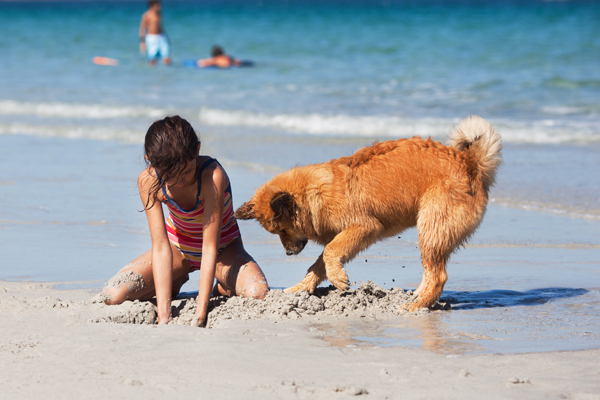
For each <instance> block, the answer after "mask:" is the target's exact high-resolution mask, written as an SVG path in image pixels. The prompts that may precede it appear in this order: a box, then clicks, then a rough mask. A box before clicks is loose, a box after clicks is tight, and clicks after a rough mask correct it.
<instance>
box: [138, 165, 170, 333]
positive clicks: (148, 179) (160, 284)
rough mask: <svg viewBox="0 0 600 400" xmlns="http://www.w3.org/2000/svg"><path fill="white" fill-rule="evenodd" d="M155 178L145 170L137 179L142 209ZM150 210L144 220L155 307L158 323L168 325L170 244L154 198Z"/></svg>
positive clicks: (161, 215)
mask: <svg viewBox="0 0 600 400" xmlns="http://www.w3.org/2000/svg"><path fill="white" fill-rule="evenodd" d="M155 181H156V177H155V176H152V175H151V174H150V172H148V170H145V171H144V172H142V173H141V174H140V176H139V177H138V189H139V192H140V198H141V199H142V204H143V205H144V207H145V206H146V203H147V202H148V193H149V190H150V187H151V186H152V184H153V183H154V182H155ZM149 204H153V205H152V208H146V210H145V211H146V218H147V219H148V227H149V228H150V237H151V238H152V275H153V278H154V288H155V291H156V305H157V309H158V323H159V325H160V324H168V323H169V321H170V320H171V289H172V283H173V278H172V271H171V270H172V267H173V265H172V264H173V254H172V252H171V244H170V243H169V238H168V237H167V229H166V228H165V217H164V214H163V210H162V204H161V203H160V202H159V201H158V199H156V198H150V203H149Z"/></svg>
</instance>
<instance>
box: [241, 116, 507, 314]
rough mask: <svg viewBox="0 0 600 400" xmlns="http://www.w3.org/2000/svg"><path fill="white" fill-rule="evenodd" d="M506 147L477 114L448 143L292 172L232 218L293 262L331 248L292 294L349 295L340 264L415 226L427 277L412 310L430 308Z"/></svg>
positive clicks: (400, 143) (388, 145) (476, 220)
mask: <svg viewBox="0 0 600 400" xmlns="http://www.w3.org/2000/svg"><path fill="white" fill-rule="evenodd" d="M501 150H502V140H501V138H500V135H498V133H496V130H495V129H494V127H493V126H492V125H490V124H489V123H488V122H487V121H486V120H484V119H483V118H480V117H477V116H471V117H467V118H465V119H463V120H462V121H460V122H459V123H458V124H457V125H456V127H455V128H454V130H453V131H452V133H451V134H450V138H449V144H448V146H444V145H443V144H441V143H438V142H434V141H432V140H431V139H427V140H423V139H421V138H419V137H413V138H412V139H400V140H396V141H389V142H383V143H376V144H374V145H373V146H371V147H365V148H363V149H360V150H358V151H357V152H356V153H354V154H353V155H352V156H350V157H342V158H338V159H336V160H331V161H329V162H326V163H323V164H315V165H308V166H305V167H296V168H293V169H291V170H289V171H287V172H284V173H281V174H279V175H277V176H275V177H274V178H273V179H271V180H270V181H269V182H267V183H266V184H264V185H263V186H262V187H260V188H258V189H257V190H256V193H255V194H254V196H253V197H252V198H251V199H250V200H249V201H248V202H246V203H244V204H243V205H242V206H241V207H240V208H239V209H238V210H237V211H236V213H235V216H236V217H237V218H238V219H256V220H258V221H259V222H260V224H261V225H262V227H263V228H265V229H266V230H267V231H269V232H271V233H274V234H277V235H279V237H280V239H281V243H282V244H283V247H284V248H285V250H286V253H287V254H288V255H292V254H298V253H300V252H301V251H302V249H303V248H304V246H305V245H306V243H307V241H308V240H313V241H315V242H317V243H320V244H322V245H324V246H325V249H324V251H323V253H322V254H321V255H320V256H319V258H318V259H317V261H316V262H315V263H314V264H313V265H312V266H311V267H310V268H309V270H308V273H307V275H306V277H305V278H304V279H303V280H302V281H301V282H300V283H298V284H297V285H295V286H293V287H291V288H289V289H287V290H288V291H292V292H296V291H299V290H306V291H307V292H310V293H312V292H313V291H314V290H315V288H316V287H317V285H319V283H321V282H322V281H323V280H325V279H328V280H329V281H330V282H331V283H332V284H333V285H334V286H335V287H336V288H338V289H339V290H346V289H347V288H348V276H347V275H346V273H345V272H344V269H343V265H344V263H347V262H348V261H350V260H352V259H353V258H354V257H355V256H356V255H357V254H358V253H359V252H361V251H363V250H365V249H366V248H367V247H369V246H370V245H372V244H373V243H375V242H377V241H379V240H382V239H385V238H388V237H391V236H395V235H397V234H398V233H400V232H402V231H404V230H405V229H407V228H410V227H413V226H416V227H417V229H418V235H419V248H420V250H421V257H422V263H423V269H424V272H423V279H422V281H421V284H420V285H419V287H418V288H417V290H416V291H415V293H416V294H417V297H416V299H415V300H414V302H413V303H411V304H410V305H408V308H409V311H414V310H417V309H419V308H422V307H430V306H432V305H433V304H434V303H435V302H436V301H437V300H438V299H439V298H440V296H441V294H442V291H443V290H444V284H445V283H446V281H447V279H448V276H447V274H446V262H447V261H448V258H449V257H450V254H452V252H453V251H454V250H456V248H457V247H459V246H460V245H462V244H464V243H465V242H466V240H467V239H468V238H469V237H470V236H471V235H472V234H473V232H475V230H476V229H477V227H478V226H479V224H480V222H481V220H482V218H483V215H484V213H485V209H486V205H487V202H488V192H489V189H490V187H491V186H492V185H493V184H494V179H495V176H496V170H497V169H498V166H499V165H500V164H501V162H502V156H501Z"/></svg>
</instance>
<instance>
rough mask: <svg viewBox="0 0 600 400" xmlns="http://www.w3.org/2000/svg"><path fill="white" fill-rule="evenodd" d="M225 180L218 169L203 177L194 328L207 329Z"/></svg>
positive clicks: (209, 170) (216, 167)
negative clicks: (200, 241) (202, 205)
mask: <svg viewBox="0 0 600 400" xmlns="http://www.w3.org/2000/svg"><path fill="white" fill-rule="evenodd" d="M226 179H227V177H226V175H225V174H224V173H223V171H222V170H221V168H220V167H219V166H215V168H214V169H208V170H206V171H205V173H204V174H203V176H202V186H201V187H202V189H201V190H202V198H203V199H204V223H203V227H202V264H201V266H200V287H199V288H198V309H197V310H196V315H195V316H194V320H193V321H192V324H193V325H195V326H201V327H204V326H206V317H207V311H208V299H209V298H210V292H211V290H212V286H213V282H214V280H215V270H216V266H217V246H218V244H219V238H220V236H221V222H222V219H223V204H224V191H225V187H226Z"/></svg>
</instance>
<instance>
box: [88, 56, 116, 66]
mask: <svg viewBox="0 0 600 400" xmlns="http://www.w3.org/2000/svg"><path fill="white" fill-rule="evenodd" d="M92 62H93V63H94V64H96V65H107V66H111V67H116V66H117V65H119V60H117V59H116V58H108V57H94V58H92Z"/></svg>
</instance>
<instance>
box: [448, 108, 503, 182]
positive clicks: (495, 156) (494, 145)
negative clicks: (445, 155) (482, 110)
mask: <svg viewBox="0 0 600 400" xmlns="http://www.w3.org/2000/svg"><path fill="white" fill-rule="evenodd" d="M448 144H449V145H450V146H452V147H454V148H455V149H457V150H459V151H465V152H469V153H470V154H469V155H470V157H469V158H470V159H471V160H472V162H473V163H474V164H475V165H473V167H475V168H474V170H473V175H474V176H473V178H475V179H477V178H479V179H480V180H481V184H482V185H483V189H484V190H485V192H486V193H487V192H488V190H489V188H490V187H491V186H493V185H494V182H495V180H496V171H497V169H498V167H499V166H500V164H502V154H501V151H502V138H501V137H500V135H499V134H498V133H497V132H496V129H495V128H494V127H493V126H492V125H491V124H490V123H489V122H487V121H486V120H485V119H483V118H481V117H479V116H477V115H472V116H469V117H467V118H465V119H463V120H461V121H460V122H459V123H458V124H457V125H456V126H455V127H454V129H453V130H452V132H451V133H450V137H449V139H448Z"/></svg>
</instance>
